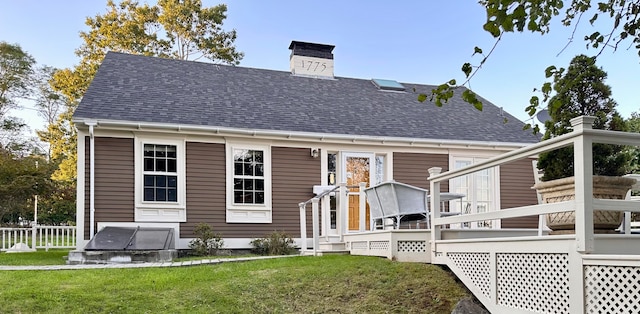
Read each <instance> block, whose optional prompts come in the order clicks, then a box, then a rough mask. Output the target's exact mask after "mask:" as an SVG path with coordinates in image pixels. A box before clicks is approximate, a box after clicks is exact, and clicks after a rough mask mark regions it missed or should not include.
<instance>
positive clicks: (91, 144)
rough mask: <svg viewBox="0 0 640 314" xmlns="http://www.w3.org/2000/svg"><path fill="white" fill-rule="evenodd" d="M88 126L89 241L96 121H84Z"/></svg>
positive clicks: (92, 218) (92, 231) (92, 228)
mask: <svg viewBox="0 0 640 314" xmlns="http://www.w3.org/2000/svg"><path fill="white" fill-rule="evenodd" d="M85 124H86V125H88V126H89V240H91V239H93V235H94V234H95V212H96V204H95V203H96V195H95V194H96V193H95V192H96V191H95V181H96V171H95V155H96V153H95V145H94V144H95V138H94V133H93V128H94V127H95V126H97V125H98V122H97V121H85Z"/></svg>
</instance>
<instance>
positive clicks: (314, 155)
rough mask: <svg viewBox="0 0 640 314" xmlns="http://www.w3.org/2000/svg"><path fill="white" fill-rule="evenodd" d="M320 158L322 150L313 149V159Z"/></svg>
mask: <svg viewBox="0 0 640 314" xmlns="http://www.w3.org/2000/svg"><path fill="white" fill-rule="evenodd" d="M318 156H320V148H312V149H311V157H313V158H318Z"/></svg>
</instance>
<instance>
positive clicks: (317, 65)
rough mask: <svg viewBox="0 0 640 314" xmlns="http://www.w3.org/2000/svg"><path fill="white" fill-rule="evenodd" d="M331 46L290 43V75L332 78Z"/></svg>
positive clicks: (298, 42)
mask: <svg viewBox="0 0 640 314" xmlns="http://www.w3.org/2000/svg"><path fill="white" fill-rule="evenodd" d="M333 48H335V46H333V45H323V44H315V43H307V42H302V41H295V40H294V41H292V42H291V45H289V49H291V56H290V57H289V63H290V66H291V74H295V75H304V76H314V77H320V78H333V53H332V51H333Z"/></svg>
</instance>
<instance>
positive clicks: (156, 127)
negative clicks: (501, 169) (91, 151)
mask: <svg viewBox="0 0 640 314" xmlns="http://www.w3.org/2000/svg"><path fill="white" fill-rule="evenodd" d="M87 120H88V119H87V118H75V119H74V120H73V122H74V123H76V124H80V123H84V122H85V121H87ZM97 121H98V125H99V126H100V127H106V128H112V129H120V130H132V131H141V130H144V131H149V132H154V131H155V132H158V131H165V132H166V131H169V132H172V133H175V132H176V131H177V132H179V133H181V134H203V135H205V134H208V135H219V136H238V137H250V138H252V139H259V138H260V139H287V140H310V141H320V142H336V143H337V142H351V143H357V144H376V145H380V144H382V145H400V146H411V147H414V146H427V147H442V148H455V147H458V148H467V149H474V148H482V149H499V148H501V149H505V150H513V149H515V148H521V147H525V146H528V145H531V144H533V142H532V143H517V142H485V141H466V140H444V139H442V140H438V139H424V138H406V137H381V136H366V135H349V134H331V133H313V132H295V131H276V130H261V129H243V128H231V127H217V126H199V125H189V124H171V123H152V122H135V121H122V120H110V119H98V120H97Z"/></svg>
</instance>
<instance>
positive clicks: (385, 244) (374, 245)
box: [369, 241, 389, 251]
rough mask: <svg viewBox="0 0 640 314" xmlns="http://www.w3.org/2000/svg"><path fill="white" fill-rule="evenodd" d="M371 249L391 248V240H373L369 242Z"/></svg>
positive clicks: (382, 249) (383, 249) (385, 249)
mask: <svg viewBox="0 0 640 314" xmlns="http://www.w3.org/2000/svg"><path fill="white" fill-rule="evenodd" d="M369 250H381V251H387V250H389V241H371V242H369Z"/></svg>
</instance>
